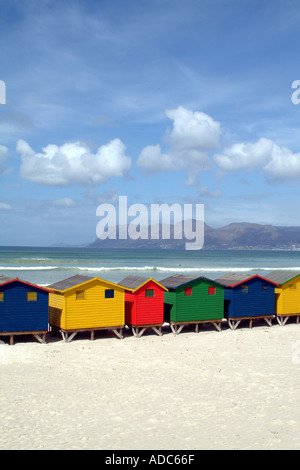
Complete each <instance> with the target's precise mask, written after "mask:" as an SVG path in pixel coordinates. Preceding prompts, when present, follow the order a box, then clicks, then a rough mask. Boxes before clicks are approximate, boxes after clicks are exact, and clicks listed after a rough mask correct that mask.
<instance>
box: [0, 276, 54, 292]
mask: <svg viewBox="0 0 300 470" xmlns="http://www.w3.org/2000/svg"><path fill="white" fill-rule="evenodd" d="M11 282H21V283H22V284H26V285H28V286H31V287H34V288H35V289H40V290H45V291H47V292H51V289H50V288H48V287H41V286H38V285H37V284H32V283H31V282H28V281H23V280H22V279H19V278H18V277H15V278H11V277H7V276H3V275H1V276H0V285H1V286H3V285H5V284H10V283H11Z"/></svg>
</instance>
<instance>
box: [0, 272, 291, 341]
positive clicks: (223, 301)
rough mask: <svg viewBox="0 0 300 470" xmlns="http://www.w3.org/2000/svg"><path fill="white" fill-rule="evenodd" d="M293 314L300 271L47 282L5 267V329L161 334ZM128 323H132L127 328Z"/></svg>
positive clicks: (0, 301) (1, 325)
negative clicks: (12, 272) (23, 276)
mask: <svg viewBox="0 0 300 470" xmlns="http://www.w3.org/2000/svg"><path fill="white" fill-rule="evenodd" d="M290 317H294V318H295V320H296V322H297V323H299V318H300V272H295V271H287V270H286V271H284V270H278V271H277V270H275V271H272V272H270V273H269V274H268V275H267V277H262V276H259V275H257V274H256V275H248V276H246V275H244V274H240V273H239V274H237V273H228V274H226V275H224V276H223V277H220V278H218V279H215V280H212V279H208V278H207V277H204V276H200V277H192V276H187V275H180V274H178V275H173V276H169V277H167V278H165V279H162V280H160V281H159V282H158V281H156V280H154V279H153V278H149V279H147V278H142V277H140V276H131V275H130V276H127V277H126V278H125V279H123V280H122V281H121V282H120V283H118V284H116V283H113V282H110V281H107V280H104V279H100V278H98V277H88V276H81V275H75V276H72V277H69V278H67V279H64V280H62V281H59V282H56V283H54V284H51V285H50V286H47V287H42V286H38V285H35V284H32V283H30V282H26V281H24V280H20V279H18V278H15V279H11V278H8V277H6V276H4V275H0V336H8V337H10V344H13V343H14V336H15V335H24V334H26V335H28V334H30V335H31V334H32V335H34V336H35V337H36V339H37V340H38V341H40V342H46V335H47V333H50V332H53V331H55V330H58V331H59V332H60V333H61V335H62V338H63V339H64V340H65V341H67V342H70V341H71V340H72V339H73V338H74V336H75V335H76V334H77V333H78V332H82V331H85V332H86V331H88V332H90V334H91V339H94V332H95V331H97V330H111V331H113V332H114V333H115V335H116V336H117V337H118V338H123V330H124V329H125V328H126V327H127V328H128V327H129V329H130V330H131V332H132V334H133V335H134V336H138V337H140V336H141V335H142V334H143V333H144V331H145V330H146V328H152V329H153V330H154V331H155V332H156V333H157V334H158V335H161V334H162V326H163V325H170V328H171V330H172V331H173V333H174V334H178V333H180V331H181V330H182V328H183V327H184V326H185V325H190V324H194V325H195V331H198V328H199V325H201V324H202V323H211V324H213V325H214V326H215V327H216V329H217V330H219V331H220V330H221V324H222V322H223V321H227V323H228V325H229V327H230V328H231V329H235V328H237V326H238V325H239V324H240V322H241V321H242V320H248V321H249V326H250V327H251V326H252V322H253V320H255V319H264V320H265V321H266V322H267V324H268V325H269V326H271V325H272V320H273V319H276V320H277V321H278V323H279V324H281V325H284V324H285V323H286V322H287V320H288V319H289V318H290ZM130 330H129V331H130Z"/></svg>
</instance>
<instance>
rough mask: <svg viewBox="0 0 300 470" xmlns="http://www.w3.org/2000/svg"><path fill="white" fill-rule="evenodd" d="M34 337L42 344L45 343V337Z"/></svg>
mask: <svg viewBox="0 0 300 470" xmlns="http://www.w3.org/2000/svg"><path fill="white" fill-rule="evenodd" d="M33 336H34V337H35V338H36V339H37V340H38V341H39V342H40V343H45V342H46V341H45V335H43V337H42V338H41V337H40V335H38V334H35V333H33Z"/></svg>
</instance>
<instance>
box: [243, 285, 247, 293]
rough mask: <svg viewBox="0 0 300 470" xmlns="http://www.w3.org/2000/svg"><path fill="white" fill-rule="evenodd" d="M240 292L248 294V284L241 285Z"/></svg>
mask: <svg viewBox="0 0 300 470" xmlns="http://www.w3.org/2000/svg"><path fill="white" fill-rule="evenodd" d="M242 294H248V286H242Z"/></svg>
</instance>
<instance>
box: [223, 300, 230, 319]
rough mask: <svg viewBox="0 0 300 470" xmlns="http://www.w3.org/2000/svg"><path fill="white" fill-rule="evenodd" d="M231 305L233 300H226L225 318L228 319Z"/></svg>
mask: <svg viewBox="0 0 300 470" xmlns="http://www.w3.org/2000/svg"><path fill="white" fill-rule="evenodd" d="M230 304H231V300H229V299H226V300H224V316H225V317H228V315H229V309H230Z"/></svg>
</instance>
